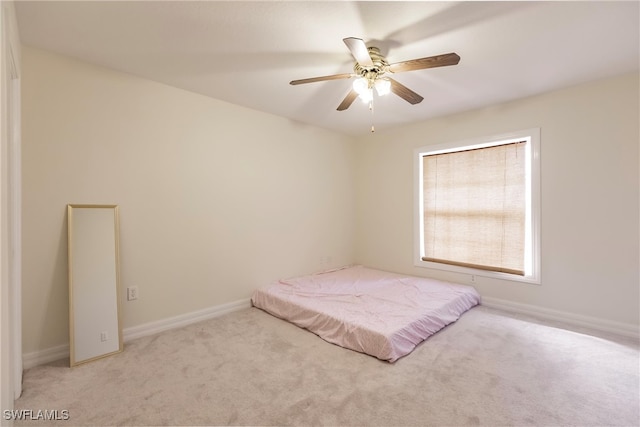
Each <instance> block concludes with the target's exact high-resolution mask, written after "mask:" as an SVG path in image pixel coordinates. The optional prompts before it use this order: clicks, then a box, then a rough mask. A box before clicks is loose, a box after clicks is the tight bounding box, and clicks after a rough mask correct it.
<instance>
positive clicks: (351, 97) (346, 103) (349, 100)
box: [338, 89, 358, 111]
mask: <svg viewBox="0 0 640 427" xmlns="http://www.w3.org/2000/svg"><path fill="white" fill-rule="evenodd" d="M357 97H358V92H356V91H355V90H353V89H351V91H350V92H349V93H348V94H347V96H345V97H344V99H343V100H342V102H341V103H340V105H338V111H343V110H346V109H347V108H349V107H350V106H351V104H353V101H355V100H356V98H357Z"/></svg>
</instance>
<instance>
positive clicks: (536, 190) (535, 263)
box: [413, 128, 540, 284]
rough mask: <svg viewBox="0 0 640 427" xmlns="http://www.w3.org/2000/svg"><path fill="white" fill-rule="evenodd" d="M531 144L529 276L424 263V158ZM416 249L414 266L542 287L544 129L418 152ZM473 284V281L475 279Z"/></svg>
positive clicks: (528, 151)
mask: <svg viewBox="0 0 640 427" xmlns="http://www.w3.org/2000/svg"><path fill="white" fill-rule="evenodd" d="M516 141H527V145H526V149H525V152H526V157H525V168H526V184H525V187H526V189H527V194H526V238H525V275H524V276H520V275H517V274H510V273H502V272H495V271H487V270H481V269H476V268H471V267H462V266H457V265H449V264H442V263H437V262H431V261H423V260H422V258H423V257H424V255H425V251H424V238H423V236H424V224H423V221H424V214H423V213H424V205H423V203H424V202H423V201H424V197H423V180H422V167H423V161H422V158H423V157H424V156H426V155H433V154H443V153H451V152H456V151H462V150H469V149H474V148H487V147H492V146H496V145H502V144H506V143H509V142H516ZM413 157H414V168H413V170H414V179H413V182H414V227H413V230H414V233H413V234H414V250H413V264H414V265H415V266H417V267H423V268H433V269H437V270H446V271H451V272H455V273H462V274H468V275H471V276H480V277H488V278H494V279H502V280H512V281H518V282H526V283H533V284H540V128H533V129H526V130H520V131H515V132H511V133H506V134H501V135H493V136H489V137H482V138H473V139H470V140H465V141H452V142H448V143H443V144H437V145H427V146H423V147H419V148H416V149H415V150H414V156H413ZM472 281H473V280H472Z"/></svg>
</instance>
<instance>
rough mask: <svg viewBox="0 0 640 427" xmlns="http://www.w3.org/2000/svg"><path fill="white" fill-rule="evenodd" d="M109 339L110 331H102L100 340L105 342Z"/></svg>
mask: <svg viewBox="0 0 640 427" xmlns="http://www.w3.org/2000/svg"><path fill="white" fill-rule="evenodd" d="M108 339H109V332H107V331H104V332H100V341H102V342H105V341H107V340H108Z"/></svg>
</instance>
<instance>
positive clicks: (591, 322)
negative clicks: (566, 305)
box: [482, 297, 640, 340]
mask: <svg viewBox="0 0 640 427" xmlns="http://www.w3.org/2000/svg"><path fill="white" fill-rule="evenodd" d="M482 305H484V306H486V307H490V308H497V309H500V310H504V311H509V312H512V313H518V314H525V315H529V316H532V317H537V318H539V319H542V320H552V321H557V322H563V323H566V324H567V325H572V326H578V327H582V328H587V329H592V330H595V331H600V332H607V333H611V334H615V335H620V336H623V337H627V338H633V339H635V340H640V328H639V327H638V325H634V324H630V323H622V322H614V321H611V320H604V319H599V318H597V317H590V316H583V315H580V314H574V313H569V312H566V311H559V310H553V309H550V308H544V307H538V306H534V305H529V304H521V303H517V302H512V301H507V300H502V299H498V298H490V297H482Z"/></svg>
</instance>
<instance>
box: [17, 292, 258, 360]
mask: <svg viewBox="0 0 640 427" xmlns="http://www.w3.org/2000/svg"><path fill="white" fill-rule="evenodd" d="M249 307H251V300H250V299H242V300H238V301H233V302H230V303H227V304H221V305H216V306H213V307H209V308H205V309H204V310H198V311H194V312H191V313H186V314H181V315H179V316H174V317H170V318H167V319H162V320H158V321H155V322H149V323H145V324H142V325H138V326H132V327H130V328H124V329H123V331H122V338H123V341H124V342H127V341H131V340H135V339H137V338H142V337H146V336H149V335H154V334H157V333H160V332H163V331H168V330H170V329H176V328H180V327H183V326H187V325H190V324H192V323H197V322H202V321H204V320H208V319H212V318H214V317H218V316H222V315H223V314H227V313H231V312H232V311H237V310H242V309H243V308H249ZM68 357H69V344H63V345H59V346H56V347H51V348H47V349H44V350H40V351H34V352H31V353H25V354H23V355H22V367H23V369H29V368H33V367H34V366H38V365H43V364H45V363H49V362H54V361H56V360H60V359H64V358H68Z"/></svg>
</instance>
